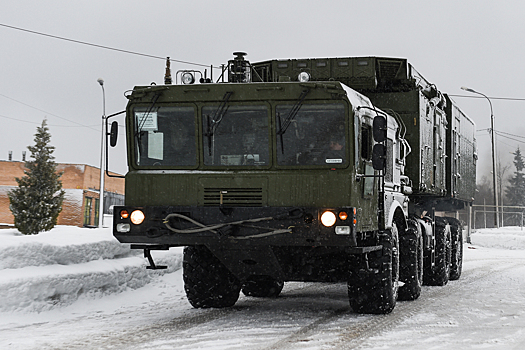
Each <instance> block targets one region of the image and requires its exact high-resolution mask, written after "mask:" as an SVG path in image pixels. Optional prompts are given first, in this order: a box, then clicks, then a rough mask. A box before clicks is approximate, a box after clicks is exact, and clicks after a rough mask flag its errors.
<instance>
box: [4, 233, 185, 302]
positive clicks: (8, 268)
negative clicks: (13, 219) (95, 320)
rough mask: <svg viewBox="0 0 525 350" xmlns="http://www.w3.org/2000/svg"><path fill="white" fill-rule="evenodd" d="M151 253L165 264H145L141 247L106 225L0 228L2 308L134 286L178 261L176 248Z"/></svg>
mask: <svg viewBox="0 0 525 350" xmlns="http://www.w3.org/2000/svg"><path fill="white" fill-rule="evenodd" d="M153 256H154V258H155V262H156V263H157V264H159V265H167V266H168V269H167V270H156V271H152V270H147V269H146V266H147V260H146V259H144V258H143V256H142V251H131V250H130V249H129V245H127V244H121V243H119V242H118V241H117V240H116V239H115V238H114V237H113V236H112V234H111V229H109V228H104V229H86V228H78V227H69V226H58V227H56V228H55V229H53V230H51V231H49V232H43V233H41V234H38V235H34V236H24V235H21V234H20V233H19V232H18V231H17V230H15V229H5V230H0V295H2V298H0V312H5V311H24V312H27V311H29V312H34V311H36V312H40V311H45V310H49V309H52V308H55V307H58V306H64V305H69V304H71V303H72V302H74V301H75V300H77V299H79V298H98V297H101V296H104V295H107V294H112V293H119V292H122V291H124V290H126V289H136V288H139V287H142V286H144V285H145V284H147V283H148V282H150V281H151V279H152V278H154V277H155V276H158V275H161V274H164V273H170V272H173V271H175V270H177V269H179V268H180V266H181V260H182V258H181V249H180V248H179V249H171V250H170V251H163V252H153Z"/></svg>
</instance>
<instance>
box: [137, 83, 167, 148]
mask: <svg viewBox="0 0 525 350" xmlns="http://www.w3.org/2000/svg"><path fill="white" fill-rule="evenodd" d="M161 94H162V93H161V92H157V93H156V94H155V95H153V97H152V98H151V104H150V105H149V107H148V109H147V110H146V113H145V114H144V116H143V117H142V120H141V121H140V124H139V125H137V123H135V125H136V127H137V129H136V131H135V139H136V140H137V144H138V146H139V152H142V149H141V147H142V142H141V138H142V128H143V127H144V124H145V123H146V120H147V119H148V116H149V114H150V113H151V111H152V110H153V107H155V104H156V103H157V100H158V99H159V97H160V95H161Z"/></svg>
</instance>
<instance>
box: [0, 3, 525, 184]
mask: <svg viewBox="0 0 525 350" xmlns="http://www.w3.org/2000/svg"><path fill="white" fill-rule="evenodd" d="M0 4H1V6H0V9H1V11H0V24H1V25H8V26H14V27H18V28H23V29H26V30H30V31H35V32H41V33H45V34H49V35H54V36H59V37H64V38H68V39H72V40H77V41H82V42H87V43H91V44H96V45H101V46H107V47H112V48H117V49H121V50H127V51H133V52H138V53H143V54H146V55H152V56H158V57H166V56H170V57H171V58H172V59H177V60H181V61H188V62H194V63H200V64H205V65H212V64H213V65H214V66H219V65H220V64H221V63H226V62H227V60H228V59H230V58H232V53H233V52H234V51H245V52H247V53H248V56H247V59H249V60H251V61H262V60H268V59H274V58H313V57H332V56H338V57H345V56H388V57H403V58H407V59H408V60H409V62H410V63H411V64H412V65H413V66H414V67H415V68H416V69H417V70H418V71H419V72H420V73H421V74H422V75H423V76H424V77H425V78H426V79H427V80H429V81H430V82H432V83H434V84H436V85H437V87H438V88H439V89H440V90H441V91H443V92H447V93H449V94H452V95H471V96H473V97H474V96H476V95H472V94H469V93H467V92H465V91H462V90H460V87H461V86H467V87H470V88H472V89H475V90H477V91H480V92H482V93H484V94H486V95H488V96H490V97H499V98H518V99H519V98H521V99H525V89H524V88H523V82H524V81H525V69H524V66H525V60H524V57H525V55H524V54H525V46H524V39H525V24H524V18H525V2H523V1H518V0H515V1H501V0H499V1H495V0H494V1H489V0H468V1H465V0H461V1H457V0H440V1H421V0H417V1H416V0H414V1H393V0H383V1H372V0H370V1H362V0H360V1H349V0H344V1H328V0H326V1H310V0H300V1H287V0H275V1H273V0H272V1H264V0H258V1H249V0H244V1H237V0H230V1H217V0H208V1H199V0H192V1H173V0H170V1H168V0H166V1H155V0H153V1H143V0H142V1H136V0H127V1H108V0H88V1H79V0H75V1H70V0H64V1H58V0H56V1H38V0H33V1H26V0H17V1H10V0H0ZM0 47H1V48H2V50H1V52H2V54H1V55H0V72H1V80H0V121H1V122H2V133H1V136H0V160H7V158H8V152H9V151H13V158H14V160H21V157H22V151H24V150H27V146H28V145H32V144H33V137H34V134H35V131H36V127H37V126H38V125H40V124H41V122H42V120H43V119H44V118H47V119H48V124H49V127H50V131H51V134H52V144H53V145H54V146H55V147H56V151H55V157H56V161H57V162H60V163H80V164H89V165H93V166H97V167H98V166H99V163H100V138H101V131H100V128H101V116H102V110H103V109H102V107H103V103H102V89H101V87H100V85H99V84H98V83H97V79H98V78H102V79H104V81H105V83H104V87H105V92H106V114H108V115H109V114H112V113H115V112H118V111H121V110H124V109H125V106H126V102H127V100H126V98H125V97H124V92H125V91H127V90H130V89H132V88H133V86H135V85H144V84H150V83H151V82H157V83H162V81H163V75H164V69H165V63H164V61H163V60H161V59H156V58H149V57H144V56H139V55H133V54H129V53H122V52H118V51H112V50H107V49H103V48H97V47H93V46H88V45H82V44H78V43H74V42H69V41H65V40H59V39H54V38H50V37H45V36H41V35H37V34H32V33H28V32H24V31H20V30H15V29H12V28H8V27H5V26H0ZM179 69H199V67H198V66H192V65H187V64H178V63H172V71H173V72H175V71H177V70H179ZM215 74H217V73H215ZM454 99H455V100H456V102H457V103H458V104H459V106H460V107H461V109H462V110H463V111H464V112H465V113H466V114H467V115H469V117H471V119H473V120H474V121H475V123H476V129H477V130H480V131H478V132H477V140H478V148H479V158H480V159H479V163H478V165H479V167H478V173H479V174H481V175H483V174H485V175H488V171H489V169H490V166H491V158H490V137H489V134H488V131H487V130H484V129H487V128H489V127H490V108H489V104H488V101H487V100H486V99H476V98H462V97H455V98H454ZM492 104H493V108H494V115H495V123H496V126H495V129H496V130H497V131H498V132H504V133H508V134H512V135H519V136H521V135H523V136H525V123H524V122H523V120H524V118H523V112H522V111H523V109H524V108H525V101H512V100H500V99H493V100H492ZM118 120H119V121H120V122H121V124H122V120H123V118H121V117H120V118H118ZM121 129H122V133H123V128H121ZM507 136H508V135H507ZM511 137H512V138H513V139H514V140H512V139H509V138H504V137H502V136H500V137H498V143H497V147H498V156H499V158H500V159H501V161H502V162H511V161H512V155H511V153H512V152H514V151H515V150H516V148H517V147H518V146H520V147H521V148H522V149H523V148H525V146H524V145H523V143H521V142H519V141H522V142H523V141H525V138H521V139H520V138H519V137H516V136H511ZM119 141H120V142H119V147H117V148H116V149H114V150H112V151H111V153H110V169H111V170H114V171H117V172H120V173H125V172H126V160H125V158H126V155H125V148H124V142H123V138H121V139H120V140H119ZM512 171H514V167H513V166H511V168H510V169H509V170H507V174H506V175H508V174H511V172H512ZM478 178H480V176H479V175H478Z"/></svg>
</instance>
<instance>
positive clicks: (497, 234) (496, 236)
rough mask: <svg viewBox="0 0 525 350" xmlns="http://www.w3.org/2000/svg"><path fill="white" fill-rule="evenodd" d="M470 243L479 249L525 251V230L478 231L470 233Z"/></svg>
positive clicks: (490, 229) (511, 228)
mask: <svg viewBox="0 0 525 350" xmlns="http://www.w3.org/2000/svg"><path fill="white" fill-rule="evenodd" d="M471 241H472V244H474V245H478V246H481V247H487V248H489V247H490V248H497V249H508V250H525V230H523V229H522V228H520V227H501V228H498V229H495V228H486V229H478V230H475V231H474V232H473V233H472V236H471Z"/></svg>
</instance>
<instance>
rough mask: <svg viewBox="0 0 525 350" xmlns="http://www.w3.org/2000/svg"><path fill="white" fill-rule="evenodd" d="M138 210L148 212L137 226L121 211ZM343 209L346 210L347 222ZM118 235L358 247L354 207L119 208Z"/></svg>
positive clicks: (158, 240) (134, 239)
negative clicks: (328, 222)
mask: <svg viewBox="0 0 525 350" xmlns="http://www.w3.org/2000/svg"><path fill="white" fill-rule="evenodd" d="M135 210H141V211H142V212H143V213H144V216H145V219H144V221H143V222H142V223H141V224H138V225H135V224H133V223H131V220H130V219H129V217H127V218H126V217H125V215H122V213H123V212H124V211H125V212H127V213H128V214H131V213H132V212H133V211H135ZM327 210H330V211H332V212H333V213H334V214H335V215H336V222H335V224H334V225H333V226H331V227H325V226H324V225H323V224H321V222H320V217H321V214H322V213H323V212H325V211H327ZM341 212H345V213H347V217H346V219H345V220H343V219H341V218H342V217H344V216H342V215H339V213H341ZM113 234H114V236H115V237H116V238H117V239H118V240H119V241H120V242H122V243H135V244H163V245H169V246H188V245H200V244H203V245H207V246H231V245H236V246H242V245H246V246H256V245H265V246H268V245H271V246H306V247H315V246H332V247H356V246H357V242H356V222H355V208H353V207H340V208H304V207H190V206H184V207H182V206H180V207H172V206H148V207H130V206H118V207H115V208H114V214H113Z"/></svg>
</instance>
